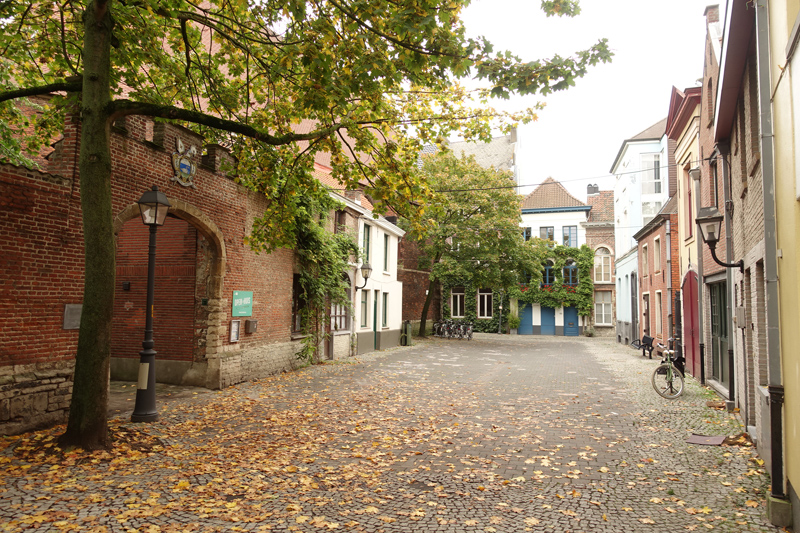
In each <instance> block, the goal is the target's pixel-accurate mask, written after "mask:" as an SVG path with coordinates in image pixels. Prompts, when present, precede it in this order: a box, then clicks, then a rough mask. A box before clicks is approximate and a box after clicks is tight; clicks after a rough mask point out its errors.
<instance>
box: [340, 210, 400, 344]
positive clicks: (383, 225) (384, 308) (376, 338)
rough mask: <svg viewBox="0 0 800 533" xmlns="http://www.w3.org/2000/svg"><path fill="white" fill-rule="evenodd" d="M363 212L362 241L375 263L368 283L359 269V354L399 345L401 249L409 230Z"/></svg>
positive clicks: (365, 258) (369, 260) (364, 252)
mask: <svg viewBox="0 0 800 533" xmlns="http://www.w3.org/2000/svg"><path fill="white" fill-rule="evenodd" d="M359 207H360V206H359ZM362 211H363V212H362V215H361V218H360V219H359V221H358V242H359V244H360V245H361V253H362V261H363V262H367V263H369V264H370V265H371V266H372V274H371V275H370V277H369V279H367V280H366V285H365V284H364V278H363V277H362V276H361V270H360V269H357V270H356V272H357V274H356V285H355V286H356V290H355V298H354V299H353V304H354V305H353V307H354V310H355V313H354V315H355V323H354V324H353V327H354V331H355V333H356V339H357V350H356V351H357V353H365V352H371V351H373V350H383V349H386V348H391V347H393V346H398V345H399V344H400V327H401V325H402V321H403V282H402V281H399V280H398V279H397V250H398V245H399V244H400V239H401V238H402V237H403V235H405V232H404V231H403V230H401V229H400V228H398V227H397V226H396V225H394V224H393V223H392V222H390V221H389V220H387V219H386V218H384V217H382V216H379V217H378V218H373V216H372V212H370V211H368V210H366V209H362ZM358 266H359V267H360V265H358ZM362 287H363V288H362Z"/></svg>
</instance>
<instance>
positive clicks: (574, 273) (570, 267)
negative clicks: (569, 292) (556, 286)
mask: <svg viewBox="0 0 800 533" xmlns="http://www.w3.org/2000/svg"><path fill="white" fill-rule="evenodd" d="M577 284H578V265H576V264H575V261H573V260H572V259H570V260H568V261H567V263H566V264H565V265H564V285H569V286H571V287H574V286H575V285H577Z"/></svg>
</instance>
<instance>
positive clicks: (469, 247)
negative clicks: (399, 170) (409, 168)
mask: <svg viewBox="0 0 800 533" xmlns="http://www.w3.org/2000/svg"><path fill="white" fill-rule="evenodd" d="M422 175H423V176H424V178H425V180H426V182H427V183H428V184H429V186H430V187H432V188H433V189H434V190H435V191H437V192H436V193H435V198H434V201H433V202H431V204H430V206H429V207H428V209H427V211H426V213H425V214H426V217H428V218H427V221H426V223H425V224H424V225H422V226H421V227H420V228H419V229H416V230H412V231H411V234H410V235H409V238H413V239H415V240H416V242H417V246H418V247H419V249H420V252H421V255H422V257H424V258H425V259H426V261H427V262H428V264H427V265H421V266H424V267H429V268H430V272H431V274H430V284H431V286H430V288H429V289H428V298H427V300H426V303H425V307H424V309H423V312H422V317H421V325H420V332H421V333H424V331H425V325H426V323H427V313H428V309H429V306H430V302H431V300H432V297H433V293H434V291H433V284H434V283H436V282H441V283H443V284H444V285H471V286H473V287H480V288H493V289H505V288H507V287H511V286H515V285H516V284H518V283H519V281H520V276H521V275H522V273H523V272H525V271H533V270H534V269H538V268H539V267H540V263H539V262H536V261H535V259H536V257H535V255H534V253H533V250H532V249H531V248H530V247H529V246H526V245H525V242H524V241H523V239H522V235H521V231H522V230H521V228H520V226H519V221H520V198H519V195H517V193H516V182H515V180H514V177H513V175H512V174H511V173H510V172H508V171H496V170H495V169H493V168H484V167H482V166H481V165H479V164H478V163H477V162H476V161H475V158H474V157H472V156H469V157H461V158H459V157H458V156H456V155H454V154H453V153H452V152H440V153H437V154H436V155H432V156H426V157H424V159H423V163H422Z"/></svg>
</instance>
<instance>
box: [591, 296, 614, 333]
mask: <svg viewBox="0 0 800 533" xmlns="http://www.w3.org/2000/svg"><path fill="white" fill-rule="evenodd" d="M599 294H602V295H603V298H605V297H606V296H608V301H607V302H606V301H598V298H597V296H598V295H599ZM612 303H613V302H612V298H611V291H595V293H594V324H595V326H613V325H614V324H613V323H612V315H611V304H612ZM598 307H599V308H600V313H598V312H597V310H598ZM605 317H608V321H607V322H605V321H603V318H605Z"/></svg>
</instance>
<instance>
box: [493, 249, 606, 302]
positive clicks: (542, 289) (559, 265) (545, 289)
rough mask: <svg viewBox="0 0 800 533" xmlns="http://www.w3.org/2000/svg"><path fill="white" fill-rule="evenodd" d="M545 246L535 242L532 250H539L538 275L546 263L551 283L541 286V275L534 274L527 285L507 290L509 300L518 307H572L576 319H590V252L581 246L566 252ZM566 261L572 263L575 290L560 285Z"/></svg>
mask: <svg viewBox="0 0 800 533" xmlns="http://www.w3.org/2000/svg"><path fill="white" fill-rule="evenodd" d="M534 241H535V239H534ZM548 242H549V241H540V242H535V243H533V244H532V246H534V247H536V248H540V249H539V250H538V251H537V255H539V256H540V261H541V265H542V266H541V270H542V271H543V270H544V268H545V265H546V261H547V260H550V261H552V263H553V266H552V272H553V276H554V281H553V283H552V284H543V283H542V273H541V272H537V273H536V275H535V276H532V277H531V281H530V282H529V283H526V284H525V283H523V284H520V285H519V286H516V287H513V288H511V289H510V291H509V292H510V295H511V297H512V298H516V299H517V300H519V302H520V303H526V304H534V303H537V304H539V305H541V306H543V307H553V308H558V307H575V308H577V309H578V314H579V315H580V316H591V314H592V310H593V305H594V282H593V279H592V273H593V271H594V251H593V250H592V249H591V248H589V246H587V245H585V244H584V245H582V246H581V247H580V248H570V247H567V246H561V245H555V246H552V244H550V245H548V244H547V243H548ZM569 260H572V261H574V262H575V266H577V268H578V284H577V285H575V286H572V285H567V284H565V283H564V267H565V266H566V265H567V261H569Z"/></svg>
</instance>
